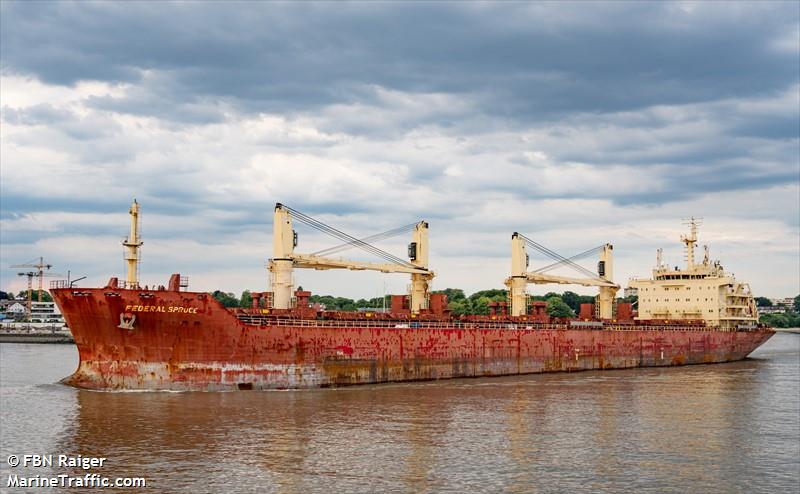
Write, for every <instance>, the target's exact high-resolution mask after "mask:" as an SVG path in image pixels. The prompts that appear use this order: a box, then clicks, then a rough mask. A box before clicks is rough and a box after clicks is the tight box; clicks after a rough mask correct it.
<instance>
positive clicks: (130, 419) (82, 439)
mask: <svg viewBox="0 0 800 494" xmlns="http://www.w3.org/2000/svg"><path fill="white" fill-rule="evenodd" d="M365 391H366V392H365ZM387 393H388V394H387ZM398 393H399V395H398ZM409 395H410V391H409V390H407V389H403V388H399V389H397V388H394V389H388V390H386V391H385V392H384V395H383V396H384V398H386V400H387V401H386V403H381V400H378V399H376V395H375V394H374V393H370V392H369V390H363V391H357V392H353V391H351V390H342V391H338V392H333V391H318V392H304V393H294V392H267V393H263V392H262V393H139V392H132V393H131V392H128V393H113V392H112V393H106V392H101V393H98V392H90V391H79V392H78V393H77V395H76V400H77V407H76V408H77V414H76V417H75V420H74V421H73V422H72V426H71V427H69V428H68V429H67V431H66V432H65V434H64V435H63V437H62V439H61V440H60V444H58V446H57V449H58V450H60V451H69V452H75V453H80V454H83V455H89V456H92V455H94V456H103V457H107V458H109V462H108V463H107V467H104V469H103V472H102V474H103V475H106V476H142V475H145V476H146V477H148V478H149V479H151V482H152V483H153V484H152V485H153V486H154V487H155V488H156V489H161V488H168V489H167V490H169V491H171V492H193V493H194V492H225V491H230V490H231V489H233V490H235V491H237V492H240V491H252V492H265V486H269V488H268V489H266V490H267V491H269V492H286V493H295V492H301V493H302V492H308V491H309V490H319V489H321V488H324V486H325V485H330V484H332V483H334V482H335V483H336V484H337V485H339V486H342V485H350V486H352V487H353V488H354V490H359V489H360V490H363V488H364V486H366V485H376V486H378V487H387V489H381V490H387V491H388V490H398V489H399V490H402V491H415V492H419V491H422V490H424V489H425V486H426V485H428V482H429V470H430V468H431V467H432V465H434V464H435V458H434V454H433V451H434V449H435V448H436V447H437V446H436V443H435V440H434V437H435V434H432V433H431V430H432V428H433V426H432V424H431V422H430V421H431V420H433V421H435V422H436V423H442V422H446V420H445V419H443V418H442V417H441V414H440V413H439V412H437V411H435V410H434V408H436V406H435V405H431V406H426V405H425V403H424V402H418V401H417V400H408V398H409ZM436 401H438V400H436ZM376 465H378V466H379V468H380V469H381V470H383V471H386V470H387V469H390V470H393V473H392V474H391V475H385V476H381V477H376V476H375V474H374V472H375V467H376ZM167 482H169V483H168V484H167ZM254 486H261V487H260V488H256V487H254Z"/></svg>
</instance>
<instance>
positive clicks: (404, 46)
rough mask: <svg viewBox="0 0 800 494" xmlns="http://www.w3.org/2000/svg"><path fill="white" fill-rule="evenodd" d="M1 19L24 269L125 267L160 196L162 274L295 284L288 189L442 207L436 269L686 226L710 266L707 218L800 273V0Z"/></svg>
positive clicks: (0, 280)
mask: <svg viewBox="0 0 800 494" xmlns="http://www.w3.org/2000/svg"><path fill="white" fill-rule="evenodd" d="M0 23H1V24H0V35H1V37H2V39H0V70H1V72H0V77H2V80H0V111H1V114H0V116H1V117H2V121H1V122H0V165H1V166H0V268H1V269H0V271H2V272H1V273H0V287H1V288H3V289H13V290H19V289H20V288H22V287H23V286H24V283H25V282H24V280H23V279H22V278H19V277H18V276H16V272H17V271H18V270H14V269H10V268H9V267H8V266H9V265H12V264H16V263H21V262H26V261H29V260H30V259H33V258H34V257H38V256H44V258H45V260H46V261H48V262H50V263H52V264H53V265H54V268H53V270H54V271H58V272H61V273H66V271H67V270H70V271H71V273H72V276H73V277H77V276H87V277H88V279H87V280H86V283H87V285H89V284H98V283H104V282H105V281H106V280H107V279H108V278H109V277H110V276H112V275H119V276H122V275H123V273H124V265H123V261H122V247H121V246H120V240H121V239H122V237H124V236H125V234H126V231H127V228H128V216H127V210H128V207H129V204H130V202H131V200H132V199H133V198H134V197H135V198H137V199H138V200H139V202H140V203H141V206H142V212H143V236H144V241H145V244H144V247H143V263H142V266H141V274H142V281H143V283H149V284H153V283H165V282H166V279H167V277H168V275H169V274H170V273H172V272H180V273H182V274H186V275H189V276H190V282H191V288H193V289H198V290H213V289H217V288H220V289H224V290H226V291H232V292H237V293H238V292H240V291H241V290H243V289H245V288H249V289H253V290H264V289H267V273H266V269H265V264H266V260H267V259H268V258H269V257H270V254H271V252H270V251H271V223H272V210H273V206H274V203H275V202H278V201H279V202H283V203H285V204H288V205H290V206H292V207H294V208H295V209H298V210H300V211H303V212H305V213H307V214H310V215H313V216H315V217H317V218H319V219H322V220H323V221H325V222H327V223H329V224H331V225H333V226H336V227H337V228H340V229H342V230H345V231H347V232H349V233H352V234H354V235H358V236H363V235H369V234H372V233H376V232H381V231H384V230H389V229H391V228H393V227H396V226H400V225H405V224H408V223H411V222H413V221H415V220H419V219H426V220H428V221H429V222H430V225H431V242H432V251H431V267H432V268H433V269H434V270H435V271H436V272H437V279H436V281H435V288H445V287H461V288H464V289H465V290H466V291H467V292H472V291H475V290H479V289H486V288H501V287H502V281H503V279H504V278H505V277H506V276H507V275H508V273H509V270H510V260H509V251H510V234H511V233H512V232H513V231H520V232H522V233H524V234H526V235H527V236H529V237H531V238H533V239H535V240H537V241H539V242H540V243H542V244H545V245H547V246H549V247H551V248H553V249H554V250H556V251H558V252H560V253H562V254H566V255H571V254H575V253H577V252H581V251H583V250H586V249H588V248H591V247H594V246H596V245H599V244H602V243H605V242H610V243H612V244H614V246H615V253H616V256H617V257H616V267H615V275H616V278H617V280H618V281H620V282H622V284H625V282H626V280H627V279H628V278H629V277H631V276H647V275H649V272H650V269H651V268H652V266H653V264H654V262H655V249H656V248H658V247H664V249H665V258H666V261H667V262H668V263H670V264H681V263H683V255H682V250H681V244H679V243H678V236H679V235H680V233H682V231H683V227H682V225H681V219H682V218H685V217H688V216H692V215H694V216H699V217H703V218H704V225H703V226H702V228H701V231H700V234H701V242H703V243H708V244H710V247H711V253H712V257H714V258H719V259H721V260H722V262H723V265H724V266H725V267H726V268H727V269H728V270H729V271H732V272H733V273H735V274H736V276H737V277H738V278H739V279H740V280H742V281H749V282H750V283H751V286H752V287H753V289H754V291H755V292H756V293H757V294H758V295H765V296H769V297H779V296H794V295H796V294H797V293H798V292H800V286H799V285H800V280H799V279H798V278H799V277H800V275H799V274H798V273H799V272H800V265H799V262H800V261H798V258H799V257H800V252H799V251H800V247H799V245H798V244H799V243H800V229H799V227H798V224H799V223H800V218H799V214H800V213H799V212H798V211H799V210H800V4H798V3H797V2H752V3H746V2H735V3H729V4H726V3H722V2H641V3H634V2H620V3H600V2H571V3H567V2H563V3H561V2H547V3H514V2H503V3H492V4H487V3H457V2H442V3H423V2H413V3H378V2H369V3H348V4H341V3H327V2H326V3H302V4H289V3H287V4H282V3H257V2H247V3H233V2H225V3H222V2H219V3H214V2H197V3H155V2H141V3H136V2H113V3H111V2H109V3H97V2H76V3H70V2H11V1H4V2H2V3H0ZM297 229H298V231H299V235H300V245H299V247H298V251H301V252H312V251H315V250H319V249H321V248H324V247H327V246H330V245H334V244H335V243H336V242H335V241H333V240H332V239H328V238H325V237H322V236H320V235H318V234H316V233H314V232H313V231H309V230H307V229H304V228H302V227H301V226H298V228H297ZM408 241H409V239H407V238H398V239H393V240H389V241H387V242H385V243H380V244H378V245H379V247H381V248H384V249H386V250H388V251H390V252H392V253H394V254H396V255H403V252H404V245H405V244H406V243H407V242H408ZM346 254H348V255H351V256H352V257H354V258H358V259H363V260H370V258H368V257H365V256H366V255H364V256H361V255H359V253H358V252H357V251H356V252H353V251H349V252H347V253H346ZM546 262H547V261H546V260H544V259H540V258H538V257H536V256H533V255H532V264H533V265H534V267H536V266H541V265H543V264H545V263H546ZM594 262H595V260H589V261H588V262H587V263H585V265H586V266H587V267H590V268H591V267H592V265H593V264H594ZM295 277H296V280H297V283H298V284H300V285H303V287H304V288H306V289H310V290H312V291H314V292H316V293H335V294H339V295H344V296H353V297H372V296H376V295H379V294H381V293H383V291H384V290H386V291H388V292H390V293H391V292H394V293H402V292H403V291H404V290H405V289H406V284H407V283H408V280H407V279H406V277H405V276H403V275H378V274H374V273H349V272H315V271H311V272H308V271H300V270H298V271H297V272H296V275H295ZM550 289H557V290H562V289H563V287H553V286H545V287H531V291H532V292H533V293H540V292H541V293H543V292H544V291H547V290H550ZM576 291H580V292H582V293H591V292H592V290H591V289H582V290H576Z"/></svg>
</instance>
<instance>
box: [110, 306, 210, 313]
mask: <svg viewBox="0 0 800 494" xmlns="http://www.w3.org/2000/svg"><path fill="white" fill-rule="evenodd" d="M125 312H177V313H180V314H197V307H179V306H177V305H126V306H125Z"/></svg>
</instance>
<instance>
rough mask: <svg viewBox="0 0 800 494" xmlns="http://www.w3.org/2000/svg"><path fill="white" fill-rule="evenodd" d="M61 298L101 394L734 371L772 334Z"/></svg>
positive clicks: (87, 294)
mask: <svg viewBox="0 0 800 494" xmlns="http://www.w3.org/2000/svg"><path fill="white" fill-rule="evenodd" d="M54 295H55V298H56V301H57V303H58V304H59V306H60V308H61V311H62V313H63V314H64V317H65V319H66V321H67V324H68V325H69V327H70V329H71V330H72V332H73V336H74V337H75V342H76V344H77V346H78V350H79V353H80V365H79V367H78V369H77V370H76V372H75V373H74V374H72V375H71V376H69V377H68V378H66V379H65V380H64V382H65V383H67V384H70V385H73V386H78V387H84V388H92V389H153V390H156V389H163V390H227V389H290V388H312V387H327V386H344V385H354V384H369V383H382V382H399V381H416V380H431V379H447V378H455V377H479V376H501V375H513V374H528V373H540V372H564V371H567V372H568V371H581V370H599V369H624V368H632V367H654V366H671V365H685V364H701V363H717V362H730V361H735V360H740V359H743V358H745V357H746V356H747V355H748V354H749V353H751V352H752V351H753V350H754V349H755V348H757V347H758V346H759V345H761V344H762V343H763V342H764V341H766V340H767V339H769V337H770V336H772V334H773V332H772V331H749V332H720V331H708V330H701V329H696V330H688V329H624V330H623V329H602V330H598V329H567V328H565V327H561V328H559V327H556V326H553V327H549V328H537V329H533V328H532V327H530V326H525V325H524V324H520V325H510V324H505V325H503V324H497V323H495V324H494V325H493V326H495V327H487V326H492V324H481V323H474V324H472V325H465V326H462V325H455V324H447V323H435V324H427V325H426V326H430V327H393V325H391V324H389V325H386V323H383V324H379V323H377V322H375V323H370V322H367V321H359V322H352V323H345V322H342V321H339V322H338V323H334V322H317V321H308V320H306V321H300V320H296V321H289V320H283V321H274V322H271V323H268V324H261V325H259V324H246V323H244V322H242V321H240V320H239V319H238V318H237V317H236V316H235V315H233V314H232V313H230V312H229V311H228V310H227V309H225V308H224V307H222V306H221V305H219V304H218V303H217V302H216V300H214V299H212V298H210V297H207V296H204V295H203V294H197V293H186V292H167V291H164V292H140V291H132V290H114V291H110V290H103V289H91V290H81V291H77V290H68V289H63V290H54ZM120 314H123V316H122V317H121V316H120ZM131 315H135V316H136V317H135V319H134V320H133V322H132V323H131V324H128V323H129V322H130V321H131V319H133V318H131V317H130V316H131ZM126 325H130V326H132V329H125V326H126ZM119 326H123V327H122V328H121V327H119ZM398 326H405V325H398ZM434 326H435V327H434ZM527 328H531V329H527Z"/></svg>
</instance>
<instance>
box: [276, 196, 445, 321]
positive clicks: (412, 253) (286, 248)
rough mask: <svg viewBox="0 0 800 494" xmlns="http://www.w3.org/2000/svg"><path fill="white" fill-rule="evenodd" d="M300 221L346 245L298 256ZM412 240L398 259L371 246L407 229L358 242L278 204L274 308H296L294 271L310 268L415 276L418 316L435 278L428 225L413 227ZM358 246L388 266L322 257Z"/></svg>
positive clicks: (413, 291) (414, 307)
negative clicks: (296, 228)
mask: <svg viewBox="0 0 800 494" xmlns="http://www.w3.org/2000/svg"><path fill="white" fill-rule="evenodd" d="M293 220H297V221H299V222H300V223H303V224H305V225H307V226H310V227H312V228H315V229H317V230H319V231H321V232H323V233H326V234H328V235H331V236H333V237H334V238H337V239H339V240H342V241H344V242H345V243H344V244H343V245H342V246H339V247H335V248H332V249H325V250H324V251H320V252H317V253H314V254H298V253H295V252H294V248H295V247H297V233H296V232H295V231H294V229H293V227H292V221H293ZM409 227H410V228H409V229H410V230H411V232H412V240H411V243H410V244H409V246H408V257H409V259H410V261H406V260H404V259H401V258H399V257H397V256H394V255H392V254H389V253H388V252H384V251H382V250H380V249H378V248H377V247H375V246H373V245H371V244H369V243H368V242H369V241H372V240H373V239H375V238H377V237H380V236H384V237H385V236H386V235H387V234H388V233H392V232H398V231H402V230H403V227H401V228H399V229H395V230H392V231H390V232H385V233H384V234H378V235H373V236H371V237H366V238H363V239H357V238H355V237H352V236H350V235H348V234H346V233H344V232H342V231H339V230H337V229H335V228H333V227H331V226H329V225H326V224H325V223H322V222H321V221H319V220H316V219H314V218H312V217H310V216H308V215H305V214H303V213H301V212H300V211H297V210H295V209H292V208H290V207H288V206H285V205H283V204H281V203H278V204H276V205H275V215H274V221H273V227H272V232H273V240H272V259H270V260H269V271H270V273H271V274H272V293H273V299H272V300H273V308H276V309H288V308H290V307H291V305H292V290H293V288H294V282H293V280H292V270H293V269H294V268H310V269H323V270H324V269H349V270H353V271H364V270H368V271H379V272H381V273H405V274H410V275H411V300H410V304H409V305H410V308H411V311H412V312H414V313H418V312H419V311H420V310H421V309H426V308H427V307H428V290H429V287H430V282H431V280H432V279H433V277H434V273H433V271H430V270H429V269H428V223H427V222H425V221H420V222H418V223H414V224H413V225H409ZM349 247H357V248H360V249H361V250H363V251H365V252H368V253H370V254H372V255H376V256H378V257H380V258H382V259H383V260H385V261H386V262H385V263H373V262H362V261H352V260H349V259H335V258H331V257H326V256H323V255H321V254H330V253H332V252H335V251H337V250H344V249H345V248H349Z"/></svg>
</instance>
